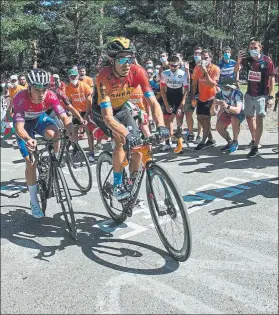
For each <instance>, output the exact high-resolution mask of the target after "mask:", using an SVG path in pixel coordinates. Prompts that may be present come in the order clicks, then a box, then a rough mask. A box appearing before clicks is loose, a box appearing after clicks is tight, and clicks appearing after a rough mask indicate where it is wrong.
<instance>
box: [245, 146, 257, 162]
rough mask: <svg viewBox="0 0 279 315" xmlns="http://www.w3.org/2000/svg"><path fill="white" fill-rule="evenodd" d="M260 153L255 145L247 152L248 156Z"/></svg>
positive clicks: (251, 156)
mask: <svg viewBox="0 0 279 315" xmlns="http://www.w3.org/2000/svg"><path fill="white" fill-rule="evenodd" d="M258 154H259V150H258V148H257V147H256V146H253V147H252V149H251V151H250V152H249V153H248V154H247V158H248V159H249V158H253V157H255V156H257V155H258Z"/></svg>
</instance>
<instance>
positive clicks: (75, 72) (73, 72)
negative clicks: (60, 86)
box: [68, 69, 78, 76]
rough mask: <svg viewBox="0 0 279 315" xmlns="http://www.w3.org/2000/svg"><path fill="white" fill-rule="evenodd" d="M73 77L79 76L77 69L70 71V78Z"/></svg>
mask: <svg viewBox="0 0 279 315" xmlns="http://www.w3.org/2000/svg"><path fill="white" fill-rule="evenodd" d="M71 75H78V70H76V69H70V70H69V71H68V76H71Z"/></svg>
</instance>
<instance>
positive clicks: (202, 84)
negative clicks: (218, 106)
mask: <svg viewBox="0 0 279 315" xmlns="http://www.w3.org/2000/svg"><path fill="white" fill-rule="evenodd" d="M201 57H202V61H201V64H200V65H198V66H196V67H195V69H194V73H193V77H192V79H193V81H192V100H193V101H195V96H196V92H197V87H198V88H199V92H198V102H197V115H198V122H199V123H200V124H201V126H202V129H203V137H202V141H201V142H200V143H199V144H198V145H197V146H196V148H195V150H203V149H204V148H206V147H210V146H214V145H215V144H216V141H215V140H214V139H213V136H212V133H211V116H210V107H211V105H212V103H213V99H214V97H215V94H216V88H217V84H218V81H219V77H220V69H219V67H218V66H216V65H214V64H212V63H211V61H212V53H211V51H210V50H208V49H203V50H202V52H201ZM206 140H207V141H206Z"/></svg>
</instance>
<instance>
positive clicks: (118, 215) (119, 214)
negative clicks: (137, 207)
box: [96, 151, 127, 223]
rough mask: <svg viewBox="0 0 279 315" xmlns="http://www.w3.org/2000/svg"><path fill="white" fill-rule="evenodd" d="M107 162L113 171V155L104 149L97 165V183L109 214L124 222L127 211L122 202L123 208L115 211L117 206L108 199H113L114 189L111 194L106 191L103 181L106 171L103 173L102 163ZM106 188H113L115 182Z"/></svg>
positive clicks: (119, 221) (116, 220)
mask: <svg viewBox="0 0 279 315" xmlns="http://www.w3.org/2000/svg"><path fill="white" fill-rule="evenodd" d="M106 162H107V163H108V164H110V165H111V171H112V155H111V153H109V152H107V151H103V152H102V153H101V154H100V155H99V158H98V162H97V166H96V175H97V183H98V187H99V192H100V195H101V198H102V201H103V204H104V206H105V208H106V210H107V212H108V214H109V215H110V217H111V218H112V219H113V220H114V221H115V222H117V223H123V222H124V221H125V220H126V219H127V213H126V212H125V211H124V209H123V206H122V204H121V203H119V205H121V209H119V210H118V212H115V210H114V209H116V208H114V207H112V206H110V205H109V203H108V201H110V202H112V199H111V198H112V191H111V194H109V193H106V192H105V191H104V187H103V182H102V175H103V176H104V173H102V164H103V163H106ZM108 174H109V173H108ZM108 174H107V175H108ZM107 175H106V176H107ZM106 189H107V190H110V189H113V183H109V185H108V187H107V188H106ZM105 195H108V197H109V198H106V196H105ZM116 210H117V209H116Z"/></svg>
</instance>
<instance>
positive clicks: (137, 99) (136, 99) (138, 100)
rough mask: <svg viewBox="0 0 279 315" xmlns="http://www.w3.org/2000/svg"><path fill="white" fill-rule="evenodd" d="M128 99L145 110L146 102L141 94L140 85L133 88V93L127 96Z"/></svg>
mask: <svg viewBox="0 0 279 315" xmlns="http://www.w3.org/2000/svg"><path fill="white" fill-rule="evenodd" d="M129 101H130V102H131V103H133V104H134V105H136V106H138V107H139V108H140V109H141V110H144V111H146V107H147V102H146V100H145V98H144V96H143V93H142V89H141V87H140V85H139V86H138V87H136V88H135V89H134V91H133V93H132V94H131V96H130V97H129Z"/></svg>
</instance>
